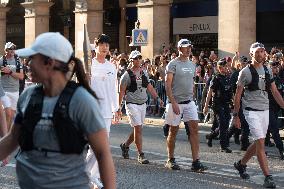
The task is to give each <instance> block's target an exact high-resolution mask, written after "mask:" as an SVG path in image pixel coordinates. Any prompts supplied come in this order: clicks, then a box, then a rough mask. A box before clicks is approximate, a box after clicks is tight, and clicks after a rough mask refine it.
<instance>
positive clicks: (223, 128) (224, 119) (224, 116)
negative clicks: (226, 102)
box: [215, 106, 231, 148]
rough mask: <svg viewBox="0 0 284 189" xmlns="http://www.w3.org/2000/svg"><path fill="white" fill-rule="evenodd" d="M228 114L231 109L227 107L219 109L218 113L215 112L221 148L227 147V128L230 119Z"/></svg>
mask: <svg viewBox="0 0 284 189" xmlns="http://www.w3.org/2000/svg"><path fill="white" fill-rule="evenodd" d="M230 112H231V109H230V107H229V106H224V107H220V108H218V111H216V112H215V113H216V118H217V121H218V124H219V132H220V145H221V147H222V148H225V147H228V146H229V138H228V128H229V123H230V119H231V115H230Z"/></svg>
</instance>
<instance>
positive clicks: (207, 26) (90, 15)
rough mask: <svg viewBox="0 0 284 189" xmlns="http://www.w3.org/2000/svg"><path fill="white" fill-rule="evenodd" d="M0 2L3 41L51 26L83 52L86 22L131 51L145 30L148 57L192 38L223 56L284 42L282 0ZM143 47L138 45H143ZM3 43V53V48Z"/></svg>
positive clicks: (20, 42)
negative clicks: (134, 31)
mask: <svg viewBox="0 0 284 189" xmlns="http://www.w3.org/2000/svg"><path fill="white" fill-rule="evenodd" d="M6 1H7V0H6ZM6 1H5V0H1V4H0V47H1V46H2V47H4V44H5V42H6V41H12V42H14V43H15V44H17V46H18V47H19V48H22V47H25V46H29V45H30V44H31V43H32V41H33V40H34V39H35V37H36V36H37V35H39V34H40V33H43V32H47V31H58V32H60V33H62V34H63V35H64V36H65V37H66V38H67V39H69V40H70V41H71V43H72V44H73V45H74V48H75V51H76V56H79V57H82V55H83V38H84V25H86V26H87V30H88V33H89V38H90V41H91V43H93V40H94V39H95V37H96V36H97V35H98V34H99V33H106V34H108V35H110V36H111V40H112V42H111V48H112V49H118V50H119V51H120V52H129V51H130V50H131V49H133V48H138V47H130V46H129V44H130V43H131V40H133V39H131V35H132V29H134V28H135V22H136V21H137V20H139V21H140V29H146V30H147V34H148V35H147V42H148V43H147V45H146V46H142V47H141V51H142V54H143V56H144V57H149V58H152V57H153V56H154V55H155V54H158V53H160V51H161V48H162V46H164V45H166V46H167V45H168V44H170V43H172V44H176V42H177V41H178V40H179V39H180V38H184V37H186V38H189V39H190V40H191V41H192V42H193V44H194V51H195V52H196V53H197V52H199V51H200V50H201V49H202V50H208V51H209V50H214V51H215V52H218V53H219V55H220V57H223V56H227V55H232V54H234V53H235V52H236V51H239V52H240V53H241V54H248V47H249V45H250V44H251V43H252V42H254V41H261V42H263V43H264V44H265V45H266V46H268V47H273V46H280V47H283V46H284V35H282V34H283V31H284V26H282V24H281V23H282V22H281V21H282V20H283V18H284V1H283V0H269V1H267V0H229V1H228V0H63V1H62V0H9V3H8V4H6V3H5V2H6ZM139 48H140V47H139ZM3 51H4V49H3V48H0V54H3V53H4V52H3Z"/></svg>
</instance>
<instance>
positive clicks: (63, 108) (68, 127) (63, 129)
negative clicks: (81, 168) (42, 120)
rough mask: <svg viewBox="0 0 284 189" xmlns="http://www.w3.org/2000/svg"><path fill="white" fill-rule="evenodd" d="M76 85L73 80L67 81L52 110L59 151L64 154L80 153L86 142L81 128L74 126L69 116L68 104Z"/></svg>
mask: <svg viewBox="0 0 284 189" xmlns="http://www.w3.org/2000/svg"><path fill="white" fill-rule="evenodd" d="M78 86H79V85H78V84H77V83H75V82H74V81H69V82H68V83H67V85H66V87H65V88H64V89H63V91H62V92H61V94H60V96H59V99H58V101H57V103H56V105H55V108H54V112H53V123H54V129H55V131H56V134H57V138H58V141H59V145H60V151H61V153H65V154H72V153H78V154H80V153H82V151H83V149H84V146H85V145H86V143H87V141H86V140H85V138H84V135H83V132H82V130H81V129H80V128H77V127H76V126H75V124H74V122H73V121H72V120H71V118H70V116H69V104H70V101H71V99H72V97H73V94H74V93H75V91H76V89H77V88H78Z"/></svg>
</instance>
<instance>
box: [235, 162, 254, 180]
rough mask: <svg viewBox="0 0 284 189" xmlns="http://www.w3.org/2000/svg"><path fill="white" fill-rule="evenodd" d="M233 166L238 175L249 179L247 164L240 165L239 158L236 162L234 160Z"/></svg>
mask: <svg viewBox="0 0 284 189" xmlns="http://www.w3.org/2000/svg"><path fill="white" fill-rule="evenodd" d="M234 167H235V168H236V169H237V170H238V171H239V174H240V177H241V178H242V179H249V178H250V176H249V175H248V174H247V172H246V168H247V166H246V165H242V164H241V160H240V161H238V162H235V163H234Z"/></svg>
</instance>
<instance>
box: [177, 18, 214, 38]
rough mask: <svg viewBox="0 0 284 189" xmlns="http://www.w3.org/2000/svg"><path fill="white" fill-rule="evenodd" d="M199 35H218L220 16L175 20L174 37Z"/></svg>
mask: <svg viewBox="0 0 284 189" xmlns="http://www.w3.org/2000/svg"><path fill="white" fill-rule="evenodd" d="M199 33H218V16H204V17H190V18H174V20H173V34H174V35H178V34H199Z"/></svg>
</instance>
